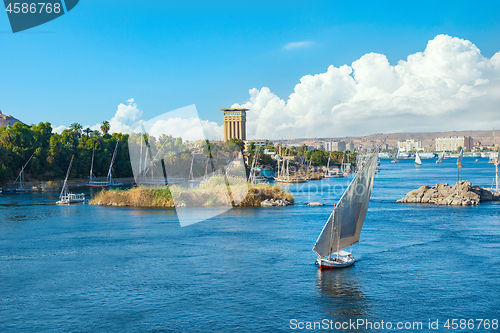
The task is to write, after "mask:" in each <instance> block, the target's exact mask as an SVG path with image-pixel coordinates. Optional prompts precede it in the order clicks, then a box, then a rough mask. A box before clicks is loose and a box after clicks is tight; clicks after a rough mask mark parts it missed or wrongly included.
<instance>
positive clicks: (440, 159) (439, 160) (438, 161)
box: [436, 151, 444, 163]
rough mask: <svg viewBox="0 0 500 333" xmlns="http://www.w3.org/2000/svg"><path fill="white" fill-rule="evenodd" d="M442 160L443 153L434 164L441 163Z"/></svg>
mask: <svg viewBox="0 0 500 333" xmlns="http://www.w3.org/2000/svg"><path fill="white" fill-rule="evenodd" d="M443 160H444V151H443V152H442V153H441V155H439V158H438V160H437V161H436V163H443Z"/></svg>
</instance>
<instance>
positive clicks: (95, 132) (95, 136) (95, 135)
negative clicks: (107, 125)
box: [91, 130, 101, 138]
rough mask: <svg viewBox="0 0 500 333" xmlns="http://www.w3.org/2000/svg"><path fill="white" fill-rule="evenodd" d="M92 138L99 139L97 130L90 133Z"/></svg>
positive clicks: (99, 135) (99, 134)
mask: <svg viewBox="0 0 500 333" xmlns="http://www.w3.org/2000/svg"><path fill="white" fill-rule="evenodd" d="M91 135H92V137H93V138H100V137H101V132H99V131H98V130H95V131H92V134H91Z"/></svg>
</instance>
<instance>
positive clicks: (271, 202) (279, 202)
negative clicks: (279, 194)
mask: <svg viewBox="0 0 500 333" xmlns="http://www.w3.org/2000/svg"><path fill="white" fill-rule="evenodd" d="M260 205H261V206H265V207H271V206H291V205H293V202H292V201H290V200H288V199H266V200H264V201H262V202H261V203H260Z"/></svg>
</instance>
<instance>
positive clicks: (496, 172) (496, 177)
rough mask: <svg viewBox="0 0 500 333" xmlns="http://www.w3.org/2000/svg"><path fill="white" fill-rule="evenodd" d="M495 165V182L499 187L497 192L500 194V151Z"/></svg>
mask: <svg viewBox="0 0 500 333" xmlns="http://www.w3.org/2000/svg"><path fill="white" fill-rule="evenodd" d="M494 163H495V181H496V185H497V187H496V192H497V193H499V192H500V190H499V188H498V165H500V151H499V152H498V154H497V158H496V160H495V162H494Z"/></svg>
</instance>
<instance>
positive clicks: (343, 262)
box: [318, 257, 356, 269]
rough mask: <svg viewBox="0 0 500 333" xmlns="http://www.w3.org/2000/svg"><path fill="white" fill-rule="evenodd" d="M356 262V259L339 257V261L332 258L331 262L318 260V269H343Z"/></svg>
mask: <svg viewBox="0 0 500 333" xmlns="http://www.w3.org/2000/svg"><path fill="white" fill-rule="evenodd" d="M355 262H356V259H354V257H345V258H343V257H340V258H339V259H337V258H334V259H332V260H328V259H320V260H319V263H318V265H319V267H320V268H321V269H334V268H344V267H349V266H351V265H353V264H354V263H355Z"/></svg>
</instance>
